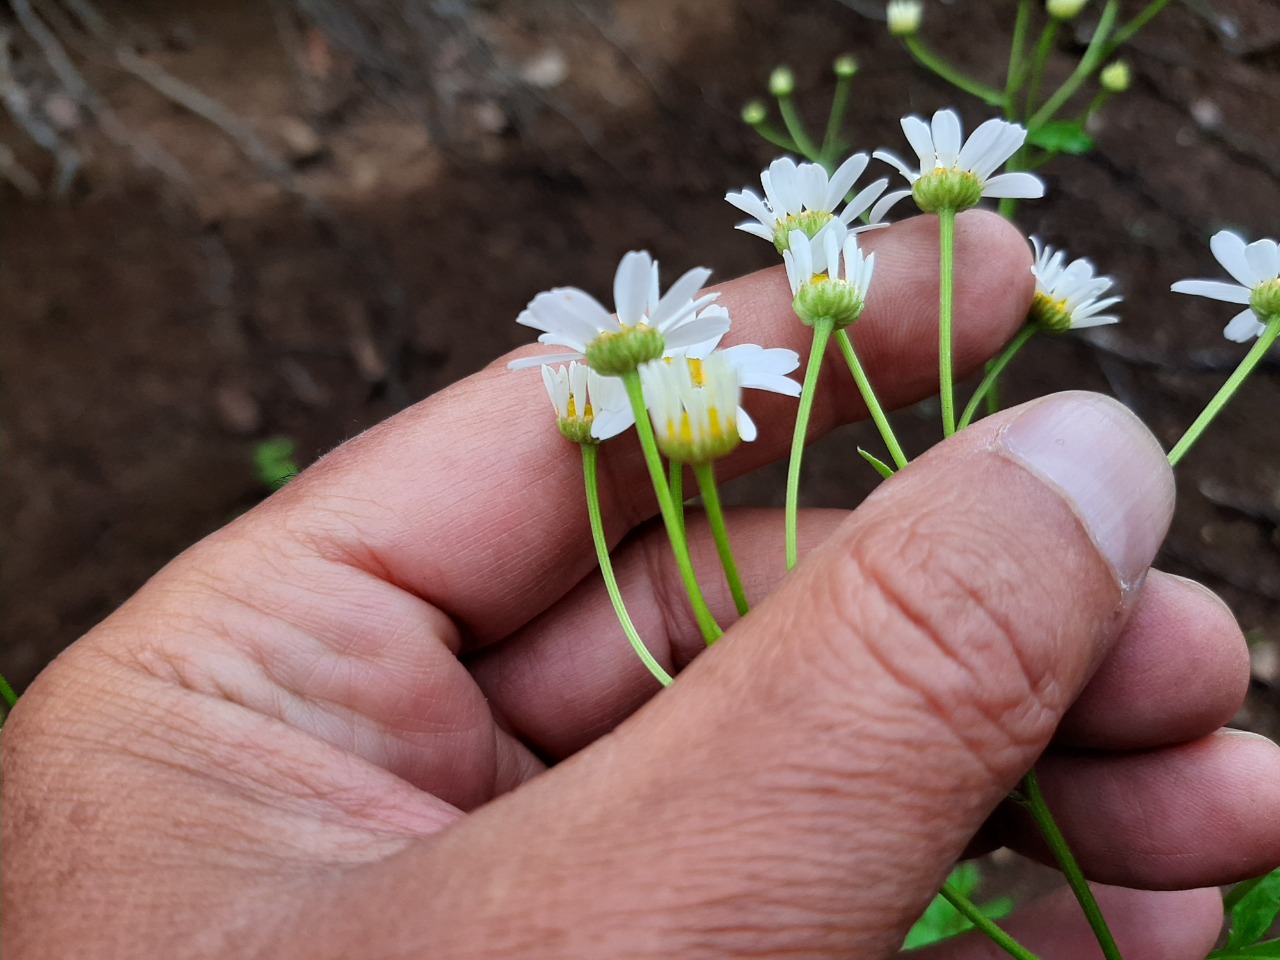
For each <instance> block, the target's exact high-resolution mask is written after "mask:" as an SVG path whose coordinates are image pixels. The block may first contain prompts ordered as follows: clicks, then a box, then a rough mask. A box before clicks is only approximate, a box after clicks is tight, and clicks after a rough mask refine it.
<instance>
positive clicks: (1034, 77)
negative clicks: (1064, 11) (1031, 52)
mask: <svg viewBox="0 0 1280 960" xmlns="http://www.w3.org/2000/svg"><path fill="white" fill-rule="evenodd" d="M1057 37H1058V21H1057V20H1050V21H1049V22H1048V23H1046V24H1045V25H1044V29H1043V30H1041V31H1040V42H1039V43H1037V44H1036V54H1035V58H1034V59H1033V60H1032V63H1031V79H1030V81H1029V86H1028V87H1027V99H1026V104H1027V116H1031V111H1033V110H1034V109H1035V108H1036V100H1038V99H1039V97H1040V83H1041V81H1042V80H1043V79H1044V68H1045V64H1047V63H1048V62H1049V53H1050V52H1051V51H1052V50H1053V41H1054V40H1056V39H1057Z"/></svg>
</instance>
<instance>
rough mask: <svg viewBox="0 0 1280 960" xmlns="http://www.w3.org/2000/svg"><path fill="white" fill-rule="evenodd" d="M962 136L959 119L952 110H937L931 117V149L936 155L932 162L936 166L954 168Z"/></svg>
mask: <svg viewBox="0 0 1280 960" xmlns="http://www.w3.org/2000/svg"><path fill="white" fill-rule="evenodd" d="M962 136H963V134H962V133H961V130H960V118H959V117H958V116H956V113H955V111H954V110H939V111H938V112H937V113H935V114H934V115H933V149H934V152H935V153H936V154H937V158H936V160H935V161H934V162H935V163H937V165H938V166H940V167H952V166H955V162H956V158H957V157H958V156H959V155H960V139H961V137H962Z"/></svg>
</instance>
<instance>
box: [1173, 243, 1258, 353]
mask: <svg viewBox="0 0 1280 960" xmlns="http://www.w3.org/2000/svg"><path fill="white" fill-rule="evenodd" d="M1209 249H1211V250H1212V251H1213V255H1214V256H1215V257H1217V258H1218V262H1219V263H1220V264H1222V266H1223V267H1224V268H1225V269H1226V271H1227V273H1229V274H1231V276H1232V277H1234V278H1235V280H1236V282H1235V283H1226V282H1224V281H1222V280H1179V281H1178V282H1177V283H1175V284H1174V285H1173V287H1172V288H1171V289H1172V290H1173V292H1174V293H1190V294H1194V295H1195V296H1197V297H1211V298H1212V299H1214V300H1225V301H1226V302H1227V303H1244V304H1248V306H1246V307H1245V309H1243V310H1241V311H1240V312H1239V313H1237V314H1236V315H1235V317H1233V318H1232V320H1231V322H1230V323H1228V324H1227V327H1226V329H1225V330H1223V332H1222V333H1223V336H1225V337H1226V338H1227V339H1228V340H1234V341H1235V342H1236V343H1244V342H1245V341H1246V340H1252V339H1253V338H1254V337H1257V336H1260V335H1261V334H1262V331H1263V330H1265V329H1266V323H1267V321H1269V320H1272V319H1274V318H1275V317H1280V245H1277V243H1276V241H1274V240H1255V241H1254V242H1253V243H1250V244H1247V245H1246V244H1245V242H1244V238H1243V237H1241V236H1240V235H1239V234H1235V233H1232V232H1231V231H1230V230H1222V231H1220V232H1218V233H1215V234H1214V235H1213V237H1212V239H1210V241H1209Z"/></svg>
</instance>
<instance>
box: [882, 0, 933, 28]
mask: <svg viewBox="0 0 1280 960" xmlns="http://www.w3.org/2000/svg"><path fill="white" fill-rule="evenodd" d="M885 19H887V20H888V21H889V33H890V34H892V35H893V36H895V37H914V36H915V35H916V34H917V33H919V32H920V21H921V20H923V19H924V4H923V3H921V2H920V0H889V4H888V6H887V7H885Z"/></svg>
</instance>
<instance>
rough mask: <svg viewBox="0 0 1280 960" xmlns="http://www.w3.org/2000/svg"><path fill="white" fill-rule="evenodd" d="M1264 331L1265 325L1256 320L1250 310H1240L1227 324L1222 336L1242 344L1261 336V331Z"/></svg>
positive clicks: (1254, 314)
mask: <svg viewBox="0 0 1280 960" xmlns="http://www.w3.org/2000/svg"><path fill="white" fill-rule="evenodd" d="M1265 329H1267V327H1266V324H1264V323H1262V322H1261V321H1260V320H1259V319H1258V315H1257V314H1256V313H1254V312H1253V311H1252V310H1241V311H1240V312H1239V313H1237V314H1236V315H1235V316H1234V317H1233V318H1232V319H1231V322H1230V323H1228V324H1227V326H1226V329H1225V330H1223V331H1222V335H1223V336H1224V337H1226V338H1227V339H1228V340H1233V341H1235V342H1236V343H1244V342H1245V341H1246V340H1252V339H1253V338H1254V337H1259V336H1262V331H1264V330H1265Z"/></svg>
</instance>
